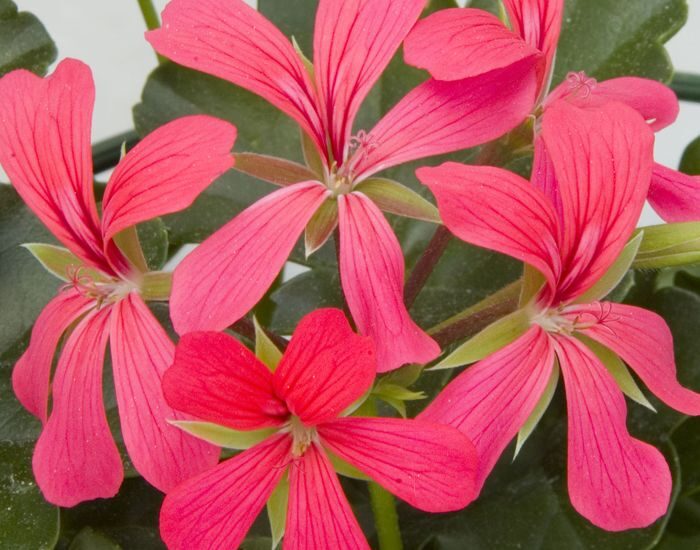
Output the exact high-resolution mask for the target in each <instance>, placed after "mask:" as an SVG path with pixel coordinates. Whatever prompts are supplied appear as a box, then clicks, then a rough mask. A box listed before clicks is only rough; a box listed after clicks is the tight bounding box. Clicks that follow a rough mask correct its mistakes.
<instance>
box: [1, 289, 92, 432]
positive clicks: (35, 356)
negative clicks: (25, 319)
mask: <svg viewBox="0 0 700 550" xmlns="http://www.w3.org/2000/svg"><path fill="white" fill-rule="evenodd" d="M93 305H94V300H91V299H89V298H86V297H84V296H82V295H81V294H79V293H78V292H76V291H75V290H67V291H63V292H59V294H58V296H56V297H55V298H54V299H53V300H51V301H50V302H49V303H48V304H47V305H46V307H45V308H44V309H43V311H42V312H41V314H40V315H39V317H38V318H37V320H36V322H35V323H34V328H33V329H32V337H31V340H30V341H29V347H28V348H27V350H26V351H25V352H24V353H23V354H22V357H20V358H19V361H17V364H16V365H15V368H14V370H13V371H12V388H13V389H14V391H15V395H16V396H17V399H18V400H19V402H20V403H22V405H23V406H24V408H25V409H27V410H28V411H29V412H30V413H32V414H33V415H34V416H36V417H37V418H38V419H39V420H41V421H42V423H45V422H46V416H47V407H48V399H49V379H50V377H51V365H52V363H53V357H54V353H55V352H56V346H58V342H59V340H60V339H61V336H62V335H63V333H64V332H65V331H66V330H67V329H68V327H69V326H70V325H71V324H72V323H73V322H74V321H75V320H76V319H77V318H78V317H80V316H81V315H82V314H83V313H85V312H86V311H87V310H88V309H90V308H91V307H92V306H93Z"/></svg>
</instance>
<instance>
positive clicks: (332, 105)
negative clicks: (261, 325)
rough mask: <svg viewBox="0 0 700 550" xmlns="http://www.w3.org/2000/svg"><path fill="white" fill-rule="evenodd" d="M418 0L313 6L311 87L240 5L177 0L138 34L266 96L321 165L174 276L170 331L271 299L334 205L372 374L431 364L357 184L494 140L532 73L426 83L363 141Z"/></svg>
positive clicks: (284, 48)
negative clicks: (367, 106)
mask: <svg viewBox="0 0 700 550" xmlns="http://www.w3.org/2000/svg"><path fill="white" fill-rule="evenodd" d="M425 4H426V0H405V1H401V2H397V1H392V0H347V1H344V2H340V1H337V0H321V1H320V3H319V8H318V12H317V14H316V31H315V40H314V64H313V69H314V70H313V76H311V75H310V74H309V71H308V70H307V68H306V66H305V64H304V60H303V59H302V58H301V57H300V56H299V54H298V53H297V52H296V51H295V49H294V47H293V46H292V44H291V43H290V42H289V40H287V38H286V37H285V36H284V35H283V34H282V33H281V32H280V31H279V30H278V29H277V28H275V27H274V26H273V25H272V24H271V23H270V22H269V21H268V20H267V19H265V18H264V17H263V16H262V15H261V14H259V13H258V12H257V11H255V10H254V9H252V8H250V7H249V6H247V5H246V4H245V3H244V2H243V1H242V0H173V1H172V2H170V3H169V4H168V6H167V8H166V9H165V11H164V13H163V27H162V28H161V29H159V30H156V31H152V32H150V33H148V35H147V38H148V40H149V42H150V43H151V44H152V45H153V46H154V48H155V49H156V50H157V51H158V52H160V53H161V54H162V55H165V56H167V57H169V58H171V59H173V60H174V61H176V62H178V63H180V64H182V65H185V66H188V67H191V68H195V69H198V70H201V71H204V72H207V73H211V74H213V75H216V76H218V77H220V78H224V79H226V80H229V81H231V82H233V83H234V84H237V85H239V86H242V87H244V88H247V89H248V90H250V91H252V92H254V93H256V94H258V95H260V96H262V97H264V98H265V99H267V100H268V101H270V102H271V103H272V104H274V105H275V106H277V107H279V108H280V109H281V110H282V111H284V112H285V113H287V114H288V115H289V116H291V117H292V118H294V119H295V120H296V121H297V122H298V123H299V125H300V126H301V127H302V129H303V130H304V132H306V134H308V137H309V138H310V141H311V142H312V143H313V145H314V146H315V148H316V150H317V151H316V154H317V155H318V156H319V157H320V162H321V164H322V165H323V166H322V169H321V170H320V171H319V174H318V180H313V181H306V182H302V183H297V184H294V185H289V186H288V187H285V188H283V189H280V190H279V191H276V192H274V193H272V194H270V195H269V196H267V197H266V198H264V199H263V200H261V201H259V202H257V203H255V204H254V205H253V206H251V207H250V208H248V209H247V210H246V211H244V212H243V213H242V214H241V215H240V216H238V217H237V218H235V219H234V220H232V221H231V222H230V223H229V224H228V225H226V226H224V227H223V228H222V229H221V230H219V231H218V232H217V233H215V234H214V235H213V236H212V237H211V238H210V239H208V240H207V241H206V242H204V243H203V244H202V245H201V246H200V247H199V248H198V249H196V250H195V251H194V252H193V253H192V254H191V255H190V256H188V257H187V258H186V259H185V260H184V261H183V263H182V264H181V265H180V266H179V267H178V269H177V270H176V271H175V276H174V283H173V297H172V316H173V322H174V324H175V328H176V330H177V331H178V332H179V333H181V334H182V333H185V332H189V331H192V330H220V329H223V328H225V327H226V326H228V325H230V324H231V323H233V322H234V321H236V320H237V319H239V318H240V317H242V316H243V315H244V314H245V313H246V312H247V311H249V310H250V309H251V308H252V307H253V306H254V305H255V304H256V303H257V302H258V300H259V299H260V298H261V297H262V296H263V294H264V293H265V291H266V290H267V289H268V288H269V286H270V285H271V283H272V282H273V280H274V279H275V277H276V276H277V274H278V273H279V271H280V269H281V268H282V266H283V265H284V263H285V261H286V259H287V258H288V256H289V254H290V252H291V250H292V248H293V246H294V244H295V243H296V241H297V240H298V238H299V235H300V234H301V232H302V231H303V230H304V228H305V226H306V225H307V223H308V222H309V221H310V220H311V218H312V216H313V215H314V213H315V212H317V211H318V209H319V207H320V206H321V205H322V204H324V203H326V204H331V203H332V204H331V205H334V204H337V209H335V210H334V211H333V212H334V213H333V217H332V219H331V220H330V222H329V224H328V228H329V231H328V235H330V233H331V232H332V230H333V229H334V227H335V226H336V224H337V225H339V230H340V272H341V282H342V287H343V290H344V293H345V297H346V300H347V302H348V306H349V308H350V311H351V313H352V315H353V318H354V320H355V322H356V324H357V326H358V328H359V330H360V332H361V333H362V334H365V335H369V336H372V337H373V338H374V340H375V342H376V344H377V354H378V361H377V364H378V368H379V370H380V371H387V370H391V369H394V368H397V367H399V366H400V365H402V364H404V363H407V362H416V363H424V362H426V361H429V360H431V359H433V358H435V357H436V356H437V355H438V353H439V347H438V345H437V344H436V343H435V341H433V340H432V339H431V338H430V337H428V335H427V334H425V333H424V332H423V331H422V330H421V329H420V328H419V327H418V326H417V325H416V324H415V323H414V322H413V321H412V320H411V318H410V317H409V315H408V312H407V311H406V308H405V306H404V303H403V282H404V260H403V255H402V253H401V248H400V246H399V243H398V240H397V239H396V236H395V235H394V234H393V232H392V230H391V227H390V226H389V224H388V223H387V220H386V219H385V218H384V216H383V215H382V213H381V211H380V210H379V208H378V207H377V205H375V204H374V203H373V202H372V201H371V200H370V199H369V198H368V197H367V196H366V195H365V194H363V193H362V192H361V190H360V189H358V187H357V186H358V184H360V183H361V182H362V181H363V180H366V179H367V178H369V177H370V176H372V175H373V174H375V173H377V172H379V171H381V170H384V169H386V168H389V167H392V166H395V165H397V164H401V163H403V162H407V161H410V160H414V159H418V158H423V157H427V156H431V155H436V154H439V153H446V152H449V151H454V150H458V149H463V148H467V147H471V146H474V145H477V144H480V143H484V142H487V141H489V140H492V139H495V138H497V137H499V136H500V135H502V134H503V133H505V132H507V131H508V130H510V129H512V128H513V127H515V126H516V125H517V124H518V123H519V122H520V121H521V120H522V119H523V117H524V116H525V115H526V114H527V113H528V112H529V109H530V106H531V105H532V102H533V101H534V94H535V91H536V90H535V87H536V83H535V73H534V70H533V67H534V63H533V62H531V60H524V61H523V62H522V63H520V64H517V65H514V66H510V67H508V68H506V69H504V70H502V71H494V72H491V73H489V74H488V75H483V76H479V77H477V78H468V79H463V80H458V81H455V82H439V81H437V80H428V81H427V82H424V83H423V84H421V85H420V86H418V87H417V88H415V89H414V90H413V91H411V92H410V93H409V94H408V95H407V96H406V97H404V98H403V100H401V101H400V102H399V103H398V104H397V105H396V106H395V107H394V108H393V109H392V110H391V111H390V112H389V113H388V114H387V115H386V116H385V117H384V118H382V119H381V120H380V121H379V122H378V123H377V125H376V126H375V127H374V128H373V129H372V130H371V131H369V132H364V131H360V132H359V133H358V134H357V135H356V136H355V137H352V128H353V121H354V119H355V116H356V114H357V112H358V109H359V107H360V104H361V102H362V101H363V99H364V98H365V96H366V95H367V94H368V93H369V91H370V89H371V88H372V86H373V84H374V83H375V82H376V81H377V79H378V78H379V76H380V75H381V73H382V71H383V70H384V68H385V67H386V66H387V64H388V63H389V61H390V60H391V58H392V56H393V55H394V53H395V52H396V50H397V49H398V47H399V45H400V44H401V42H402V40H403V39H404V37H405V36H406V34H407V33H408V31H409V30H410V29H411V27H412V26H413V24H414V23H415V22H416V20H417V18H418V17H419V15H420V13H421V11H422V9H423V7H424V5H425Z"/></svg>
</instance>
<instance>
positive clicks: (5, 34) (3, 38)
mask: <svg viewBox="0 0 700 550" xmlns="http://www.w3.org/2000/svg"><path fill="white" fill-rule="evenodd" d="M55 59H56V45H55V44H54V43H53V40H51V37H50V36H49V34H48V33H47V32H46V29H45V28H44V25H42V23H41V22H40V21H39V20H38V19H37V18H36V17H35V16H34V15H32V14H31V13H27V12H24V11H23V12H18V11H17V6H16V5H15V3H14V2H11V1H10V0H0V76H2V75H4V74H6V73H8V72H10V71H12V70H14V69H27V70H29V71H32V72H33V73H36V74H39V75H43V74H44V73H46V69H48V68H49V65H51V63H52V62H53V61H54V60H55Z"/></svg>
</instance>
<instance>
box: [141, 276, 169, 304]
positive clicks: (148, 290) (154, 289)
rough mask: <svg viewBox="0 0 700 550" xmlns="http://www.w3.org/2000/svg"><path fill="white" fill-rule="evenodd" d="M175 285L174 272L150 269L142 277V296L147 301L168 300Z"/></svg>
mask: <svg viewBox="0 0 700 550" xmlns="http://www.w3.org/2000/svg"><path fill="white" fill-rule="evenodd" d="M172 286H173V274H172V273H171V272H169V271H149V272H147V273H144V274H143V275H142V277H141V285H140V292H141V297H142V298H143V299H144V300H146V301H147V302H154V301H160V302H163V301H167V300H169V299H170V291H171V289H172Z"/></svg>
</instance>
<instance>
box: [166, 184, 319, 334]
mask: <svg viewBox="0 0 700 550" xmlns="http://www.w3.org/2000/svg"><path fill="white" fill-rule="evenodd" d="M327 194H328V191H327V190H326V189H325V187H323V186H322V185H321V184H320V183H318V182H302V183H297V184H295V185H290V186H289V187H284V188H282V189H279V190H278V191H275V192H274V193H271V194H269V195H268V196H266V197H265V198H263V199H261V200H259V201H258V202H256V203H255V204H253V205H252V206H250V207H248V208H247V209H246V210H244V211H243V212H241V213H240V214H239V215H238V216H236V217H235V218H234V219H233V220H231V221H230V222H229V223H228V224H226V225H225V226H224V227H222V228H221V229H219V231H217V232H216V233H214V235H212V236H211V237H209V238H208V239H207V240H206V241H205V242H204V243H202V244H201V245H199V247H197V248H196V249H195V250H194V251H193V252H192V253H191V254H189V255H188V256H187V257H186V258H185V259H184V261H183V262H182V263H181V264H180V265H179V266H178V267H177V268H176V269H175V273H174V274H173V292H172V296H171V301H170V305H171V316H172V319H173V323H174V325H175V329H176V330H177V332H178V333H179V334H184V333H186V332H191V331H193V330H223V329H224V328H226V327H227V326H229V325H231V324H232V323H234V322H235V321H237V320H238V319H240V318H241V317H243V315H245V314H246V313H247V312H248V311H250V309H251V308H252V307H253V306H254V305H255V304H256V303H257V302H258V300H260V298H262V296H263V295H264V294H265V292H266V291H267V289H268V288H269V287H270V285H271V284H272V282H273V281H274V280H275V277H277V274H278V273H279V272H280V270H281V269H282V267H283V266H284V263H285V262H286V261H287V258H288V257H289V254H290V253H291V251H292V248H294V243H296V241H297V239H298V238H299V235H300V234H301V232H302V231H303V230H304V227H305V226H306V224H307V223H308V221H309V220H310V219H311V216H313V214H314V212H315V211H316V209H317V208H318V207H319V206H320V205H321V203H322V202H323V201H324V200H325V199H326V196H327Z"/></svg>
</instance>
